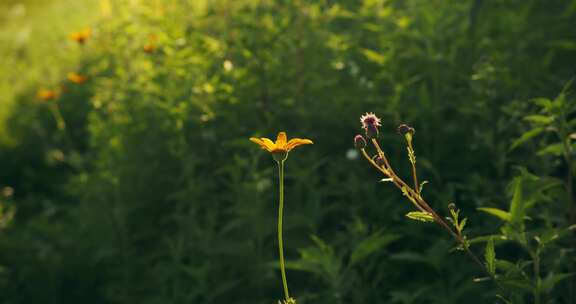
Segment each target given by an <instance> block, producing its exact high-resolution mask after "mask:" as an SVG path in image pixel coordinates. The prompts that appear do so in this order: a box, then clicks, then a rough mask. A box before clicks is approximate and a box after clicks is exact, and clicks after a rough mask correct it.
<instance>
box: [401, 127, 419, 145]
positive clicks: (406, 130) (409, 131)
mask: <svg viewBox="0 0 576 304" xmlns="http://www.w3.org/2000/svg"><path fill="white" fill-rule="evenodd" d="M415 132H416V130H414V128H412V127H410V126H408V125H407V124H401V125H399V126H398V133H400V135H404V137H406V140H408V141H412V135H414V133H415Z"/></svg>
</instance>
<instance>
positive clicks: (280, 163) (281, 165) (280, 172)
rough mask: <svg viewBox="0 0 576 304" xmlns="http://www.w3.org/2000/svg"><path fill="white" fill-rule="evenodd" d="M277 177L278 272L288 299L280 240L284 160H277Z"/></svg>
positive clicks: (281, 242) (282, 246)
mask: <svg viewBox="0 0 576 304" xmlns="http://www.w3.org/2000/svg"><path fill="white" fill-rule="evenodd" d="M277 163H278V179H279V183H280V204H279V207H278V251H279V253H280V272H281V273H282V285H283V286H284V296H285V298H286V301H288V299H290V294H289V293H288V282H287V280H286V265H285V263H284V245H283V241H282V217H283V209H284V161H283V160H281V161H278V162H277Z"/></svg>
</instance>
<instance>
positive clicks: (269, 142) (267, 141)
mask: <svg viewBox="0 0 576 304" xmlns="http://www.w3.org/2000/svg"><path fill="white" fill-rule="evenodd" d="M260 139H261V140H262V141H263V142H264V144H266V150H268V152H272V150H274V149H275V148H276V144H274V142H273V141H272V140H270V139H268V138H266V137H262V138H260Z"/></svg>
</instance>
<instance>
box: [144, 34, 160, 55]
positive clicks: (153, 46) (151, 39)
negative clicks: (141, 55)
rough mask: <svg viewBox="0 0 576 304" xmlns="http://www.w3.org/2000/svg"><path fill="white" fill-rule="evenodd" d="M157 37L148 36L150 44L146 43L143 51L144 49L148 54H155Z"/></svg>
mask: <svg viewBox="0 0 576 304" xmlns="http://www.w3.org/2000/svg"><path fill="white" fill-rule="evenodd" d="M156 40H157V38H156V35H154V34H150V35H148V43H146V44H145V45H144V46H143V47H142V49H144V52H146V53H153V52H154V51H155V50H156Z"/></svg>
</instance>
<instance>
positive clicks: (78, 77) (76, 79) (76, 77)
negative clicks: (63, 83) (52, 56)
mask: <svg viewBox="0 0 576 304" xmlns="http://www.w3.org/2000/svg"><path fill="white" fill-rule="evenodd" d="M68 80H70V81H72V82H73V83H75V84H83V83H84V82H86V80H88V76H84V75H82V74H78V73H76V72H71V73H68Z"/></svg>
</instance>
